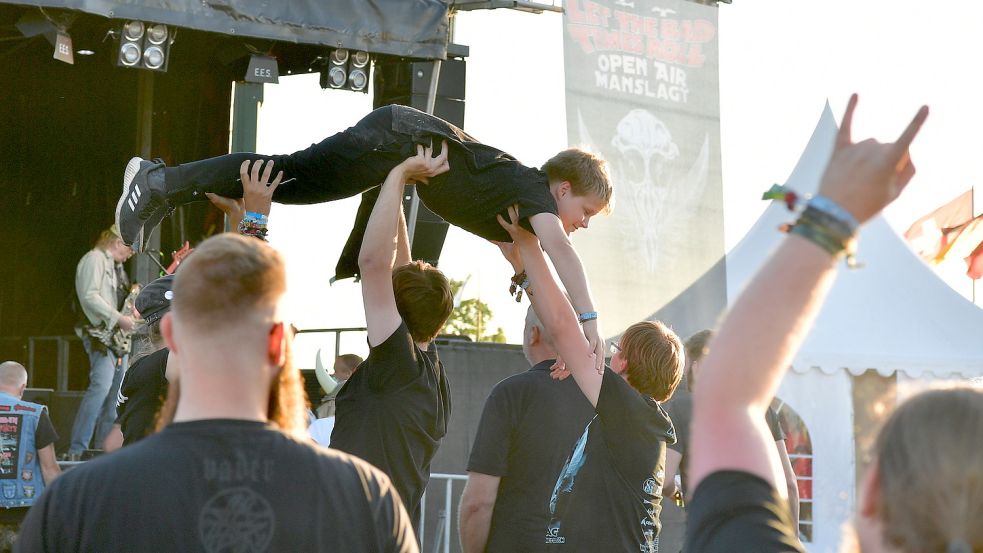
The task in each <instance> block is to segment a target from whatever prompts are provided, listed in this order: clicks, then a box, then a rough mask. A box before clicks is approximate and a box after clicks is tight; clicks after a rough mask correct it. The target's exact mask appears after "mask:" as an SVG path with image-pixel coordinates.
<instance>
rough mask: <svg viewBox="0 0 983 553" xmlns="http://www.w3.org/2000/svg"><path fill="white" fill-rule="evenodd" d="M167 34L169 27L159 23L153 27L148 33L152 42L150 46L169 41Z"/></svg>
mask: <svg viewBox="0 0 983 553" xmlns="http://www.w3.org/2000/svg"><path fill="white" fill-rule="evenodd" d="M167 34H168V33H167V25H161V24H159V23H158V24H156V25H152V26H151V27H150V29H149V30H148V31H147V40H148V41H150V44H157V45H160V44H164V41H165V40H167Z"/></svg>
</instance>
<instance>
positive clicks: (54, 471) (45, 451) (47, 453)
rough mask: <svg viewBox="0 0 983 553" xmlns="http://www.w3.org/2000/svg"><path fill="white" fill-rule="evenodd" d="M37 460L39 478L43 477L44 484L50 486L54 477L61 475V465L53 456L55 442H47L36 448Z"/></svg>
mask: <svg viewBox="0 0 983 553" xmlns="http://www.w3.org/2000/svg"><path fill="white" fill-rule="evenodd" d="M38 462H39V463H40V464H41V478H44V485H45V486H50V485H51V483H52V482H54V481H55V478H58V477H59V476H61V467H59V466H58V459H56V458H55V444H48V445H46V446H44V447H42V448H41V449H39V450H38Z"/></svg>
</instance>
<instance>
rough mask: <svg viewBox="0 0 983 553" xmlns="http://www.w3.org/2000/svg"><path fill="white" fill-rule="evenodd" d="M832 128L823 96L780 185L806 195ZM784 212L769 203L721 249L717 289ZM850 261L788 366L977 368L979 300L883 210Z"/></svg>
mask: <svg viewBox="0 0 983 553" xmlns="http://www.w3.org/2000/svg"><path fill="white" fill-rule="evenodd" d="M836 132H837V126H836V122H835V120H834V119H833V115H832V113H831V112H830V109H829V105H828V104H827V105H826V108H825V109H824V110H823V114H822V116H821V117H820V120H819V123H818V125H817V126H816V130H815V131H814V132H813V135H812V138H811V139H810V141H809V145H808V146H807V147H806V150H805V152H804V153H803V155H802V158H801V159H800V160H799V163H798V165H796V167H795V170H794V171H793V172H792V175H791V176H790V177H789V179H788V182H787V185H788V186H789V187H790V188H791V189H793V190H795V191H797V192H799V193H809V194H815V193H816V191H817V189H818V187H819V180H820V177H821V172H822V169H823V167H825V165H826V162H827V161H828V160H829V157H830V155H831V153H832V147H833V141H834V138H835V135H836ZM792 218H793V215H792V214H791V213H789V211H788V210H787V209H786V207H785V206H784V204H781V203H780V202H775V203H773V204H772V205H770V206H769V207H768V208H767V210H765V212H764V213H763V214H762V215H761V217H760V218H759V219H758V221H757V223H755V225H754V226H753V227H752V228H751V230H750V231H749V232H748V233H747V235H746V236H745V237H744V238H743V239H742V240H741V241H740V243H738V244H737V246H735V247H734V249H733V250H732V251H731V252H730V253H729V254H728V255H727V297H728V301H733V300H734V299H735V298H736V297H737V295H738V294H739V293H740V290H741V289H742V288H743V287H744V286H745V284H746V283H747V281H748V279H749V278H751V277H752V276H753V275H754V273H755V272H757V270H758V268H759V267H760V266H761V264H762V263H763V262H764V261H765V259H766V258H767V256H768V255H770V253H771V252H772V251H773V250H774V249H775V247H776V246H777V245H778V243H779V242H780V240H781V238H782V234H781V233H780V232H779V231H778V230H777V229H778V227H779V225H781V224H782V223H785V222H789V221H791V220H792ZM857 258H858V261H859V262H861V263H863V264H864V267H863V268H861V269H858V270H848V269H844V270H841V271H840V274H839V275H838V277H837V279H836V283H835V284H834V286H833V289H832V291H831V293H830V295H829V299H828V300H827V302H826V304H825V306H824V308H823V310H822V311H821V313H820V314H819V317H818V319H817V321H816V324H815V326H814V328H813V330H812V332H811V333H810V334H809V337H808V338H807V339H806V341H805V344H804V345H803V346H802V349H801V350H800V351H799V352H798V354H797V355H796V356H795V359H794V361H793V363H792V368H793V370H795V371H796V372H805V371H808V370H809V369H811V368H816V369H819V370H821V371H823V372H824V373H826V374H832V373H833V372H836V371H837V370H839V369H846V370H847V371H849V372H850V373H852V374H861V373H863V372H864V371H866V370H867V369H875V370H877V372H878V373H880V374H881V375H883V376H889V375H891V374H892V373H894V372H895V371H897V372H899V373H903V374H905V375H907V376H909V377H913V378H921V377H923V376H931V375H933V374H934V375H935V376H938V377H945V376H949V375H953V376H961V377H964V378H969V377H977V376H980V375H981V374H983V309H980V308H979V307H977V306H975V305H974V304H972V303H971V302H969V301H967V300H966V299H965V298H963V297H962V296H960V295H959V294H958V293H956V292H955V291H953V290H952V289H951V288H950V287H949V286H948V285H947V284H945V282H943V281H942V280H941V279H939V278H938V277H937V276H936V275H935V274H934V273H933V271H932V270H931V268H930V267H928V266H927V265H926V264H925V263H924V262H922V261H921V260H920V259H919V258H918V257H917V256H916V255H915V254H914V253H913V252H912V251H911V250H910V249H909V247H908V246H907V244H905V242H904V241H903V240H902V238H901V237H899V236H898V234H897V233H896V232H895V231H894V230H893V229H892V228H891V227H890V225H888V223H887V221H885V220H884V218H883V217H881V216H878V217H877V218H875V219H873V220H872V221H870V222H869V223H868V224H867V225H866V226H865V227H864V228H863V229H862V230H861V234H860V246H859V251H858V256H857Z"/></svg>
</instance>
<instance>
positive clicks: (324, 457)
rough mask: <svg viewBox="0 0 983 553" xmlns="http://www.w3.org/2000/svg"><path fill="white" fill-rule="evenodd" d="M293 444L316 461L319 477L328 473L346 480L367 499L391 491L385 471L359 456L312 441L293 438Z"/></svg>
mask: <svg viewBox="0 0 983 553" xmlns="http://www.w3.org/2000/svg"><path fill="white" fill-rule="evenodd" d="M287 439H290V440H292V441H294V442H295V445H296V446H297V447H299V448H300V449H301V450H303V451H305V452H306V453H307V454H308V455H309V456H310V459H311V460H312V461H313V462H314V463H316V464H317V465H318V466H319V468H320V470H321V471H322V472H321V478H319V480H321V481H323V476H324V475H325V474H326V475H329V476H331V477H332V478H335V479H342V480H346V481H347V483H348V484H351V485H354V486H357V487H360V488H363V491H365V492H366V493H367V499H372V498H373V497H376V498H377V497H381V496H383V495H389V494H391V493H393V489H394V488H393V485H392V481H391V480H390V479H389V476H387V475H386V473H384V472H382V471H381V470H380V469H378V468H376V467H375V466H374V465H372V464H371V463H369V462H368V461H365V460H363V459H361V458H359V457H356V456H354V455H351V454H349V453H345V452H343V451H339V450H337V449H331V448H328V447H324V446H321V445H318V444H316V443H313V442H307V441H303V442H302V441H300V440H293V439H292V438H289V437H288V438H287Z"/></svg>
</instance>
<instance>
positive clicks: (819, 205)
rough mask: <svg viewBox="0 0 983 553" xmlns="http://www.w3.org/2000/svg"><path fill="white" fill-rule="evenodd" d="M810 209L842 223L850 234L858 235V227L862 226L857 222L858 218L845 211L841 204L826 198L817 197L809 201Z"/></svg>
mask: <svg viewBox="0 0 983 553" xmlns="http://www.w3.org/2000/svg"><path fill="white" fill-rule="evenodd" d="M809 207H810V208H812V209H816V210H818V211H820V212H822V213H824V214H825V215H828V216H829V217H831V218H833V219H835V220H836V221H838V222H840V223H842V224H843V225H844V226H845V227H846V228H847V230H848V232H849V234H854V233H856V232H857V227H859V226H860V224H859V223H858V222H857V218H856V217H854V216H853V214H852V213H850V212H849V211H847V210H846V209H844V208H843V207H842V206H841V205H840V204H838V203H836V202H834V201H833V200H831V199H829V198H827V197H825V196H816V197H814V198H812V199H811V200H809Z"/></svg>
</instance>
